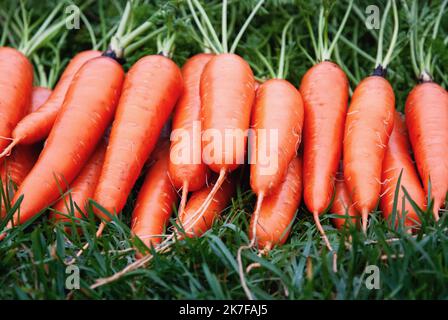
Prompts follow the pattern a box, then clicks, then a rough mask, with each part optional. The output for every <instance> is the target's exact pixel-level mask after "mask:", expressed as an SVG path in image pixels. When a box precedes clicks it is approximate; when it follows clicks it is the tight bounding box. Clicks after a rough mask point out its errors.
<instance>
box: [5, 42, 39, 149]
mask: <svg viewBox="0 0 448 320" xmlns="http://www.w3.org/2000/svg"><path fill="white" fill-rule="evenodd" d="M0 74H1V75H2V76H1V77H0V92H1V94H0V119H1V121H0V150H3V149H4V148H5V147H6V146H7V145H8V144H9V141H8V140H9V139H10V138H11V133H12V131H13V129H14V127H15V126H16V124H17V123H18V122H19V121H20V119H22V117H23V116H24V115H25V113H26V112H28V110H29V107H30V103H31V93H32V85H33V66H32V65H31V63H30V61H29V60H28V59H27V58H26V57H25V56H24V55H23V54H22V53H21V52H20V51H18V50H16V49H13V48H8V47H0Z"/></svg>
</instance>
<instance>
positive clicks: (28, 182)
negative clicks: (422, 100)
mask: <svg viewBox="0 0 448 320" xmlns="http://www.w3.org/2000/svg"><path fill="white" fill-rule="evenodd" d="M123 78H124V72H123V69H122V67H121V66H120V65H119V64H118V63H117V62H116V61H115V60H113V59H111V58H109V57H98V58H94V59H91V60H90V61H88V62H87V63H86V64H84V65H83V66H82V67H81V69H80V70H79V71H78V73H77V74H76V76H75V78H74V79H73V82H72V83H71V85H70V88H69V90H68V92H67V94H66V97H65V100H64V103H63V105H62V108H61V111H60V112H59V114H58V116H57V118H56V121H55V124H54V126H53V128H52V130H51V132H50V135H49V137H48V139H47V141H46V143H45V146H44V149H43V150H42V153H41V155H40V157H39V159H38V161H37V163H36V164H35V166H34V167H33V169H32V170H31V172H30V173H29V174H28V176H27V177H26V178H25V180H24V181H23V183H22V184H21V185H20V187H19V189H18V190H17V192H16V194H15V196H14V199H13V201H12V203H13V204H15V203H17V201H19V199H20V198H21V197H22V196H23V200H22V202H21V204H20V209H19V211H18V212H16V213H15V214H14V216H13V220H12V221H11V222H9V224H8V226H7V229H9V228H11V227H12V225H17V224H21V223H24V222H26V221H28V220H29V219H31V218H32V217H34V216H35V215H36V214H38V213H39V212H40V211H41V210H43V209H44V208H46V207H47V206H49V205H50V204H51V203H52V202H54V201H55V200H56V199H57V198H58V196H59V195H60V191H64V190H65V189H66V188H67V185H66V184H67V183H71V182H72V181H73V180H74V178H75V177H76V176H77V175H78V173H79V172H80V171H81V169H82V167H83V166H84V164H85V163H86V161H87V160H88V159H89V157H90V155H91V154H92V153H93V151H94V149H95V146H96V145H97V143H98V141H99V140H100V139H101V137H102V135H103V133H104V131H105V129H106V127H107V126H108V124H109V123H110V122H111V121H112V117H113V114H114V111H115V109H116V104H117V101H118V97H119V95H120V90H121V86H122V83H123ZM60 189H62V190H60Z"/></svg>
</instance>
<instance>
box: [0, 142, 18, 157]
mask: <svg viewBox="0 0 448 320" xmlns="http://www.w3.org/2000/svg"><path fill="white" fill-rule="evenodd" d="M19 142H20V139H13V140H12V142H11V143H10V144H9V145H8V146H7V147H6V148H5V150H3V152H2V153H0V158H3V157H4V156H9V155H10V154H11V151H12V149H13V148H14V146H16V145H17V144H18V143H19Z"/></svg>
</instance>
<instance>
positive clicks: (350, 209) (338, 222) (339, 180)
mask: <svg viewBox="0 0 448 320" xmlns="http://www.w3.org/2000/svg"><path fill="white" fill-rule="evenodd" d="M330 213H333V214H337V215H340V216H346V215H348V216H349V217H353V218H352V219H350V221H347V219H346V218H342V217H337V218H333V219H332V221H333V224H334V225H335V227H336V228H338V229H342V228H344V226H346V225H347V223H353V224H354V225H356V224H357V219H356V217H357V216H358V212H356V210H355V207H354V206H353V203H352V199H351V198H350V194H349V193H348V190H347V186H346V184H345V181H344V174H343V173H342V172H338V173H337V175H336V185H335V192H334V200H333V205H332V206H331V209H330Z"/></svg>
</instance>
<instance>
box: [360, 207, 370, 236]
mask: <svg viewBox="0 0 448 320" xmlns="http://www.w3.org/2000/svg"><path fill="white" fill-rule="evenodd" d="M361 220H362V231H363V232H364V233H367V222H368V220H369V212H368V211H366V210H363V212H362V214H361Z"/></svg>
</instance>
